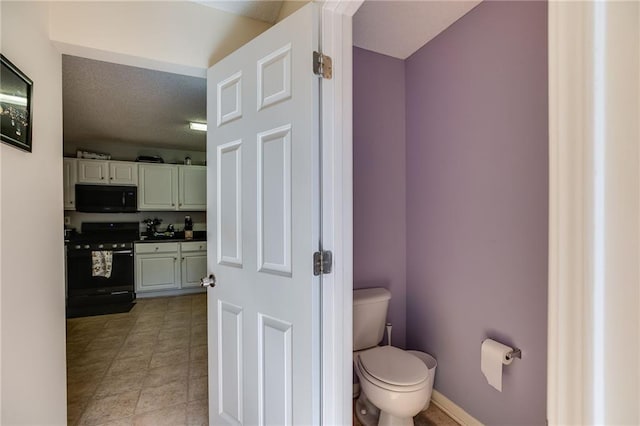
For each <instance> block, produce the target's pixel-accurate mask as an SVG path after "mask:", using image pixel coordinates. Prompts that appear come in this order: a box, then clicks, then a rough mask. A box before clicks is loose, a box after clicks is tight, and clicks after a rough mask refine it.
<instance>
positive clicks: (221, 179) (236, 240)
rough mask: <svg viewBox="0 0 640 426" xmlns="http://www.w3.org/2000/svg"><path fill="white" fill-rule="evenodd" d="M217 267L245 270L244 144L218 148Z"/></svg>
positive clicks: (235, 143) (229, 144)
mask: <svg viewBox="0 0 640 426" xmlns="http://www.w3.org/2000/svg"><path fill="white" fill-rule="evenodd" d="M217 161H218V164H217V168H218V175H217V177H216V179H217V181H218V199H217V203H216V206H217V215H218V223H217V230H216V232H217V235H218V238H217V243H218V248H217V249H218V263H221V264H226V265H235V266H242V141H241V140H238V141H234V142H230V143H227V144H224V145H220V146H218V153H217Z"/></svg>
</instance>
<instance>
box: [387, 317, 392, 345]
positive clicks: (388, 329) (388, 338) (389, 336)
mask: <svg viewBox="0 0 640 426" xmlns="http://www.w3.org/2000/svg"><path fill="white" fill-rule="evenodd" d="M391 328H392V326H391V323H390V322H388V323H387V345H389V346H391Z"/></svg>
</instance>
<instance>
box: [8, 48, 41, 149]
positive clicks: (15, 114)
mask: <svg viewBox="0 0 640 426" xmlns="http://www.w3.org/2000/svg"><path fill="white" fill-rule="evenodd" d="M32 91H33V81H31V79H30V78H29V77H27V76H26V75H25V74H24V73H23V72H22V71H20V70H19V69H18V68H17V67H16V66H15V65H13V64H12V63H11V62H10V61H9V60H8V59H7V58H5V57H4V55H1V54H0V136H1V138H2V142H4V143H7V144H9V145H13V146H15V147H17V148H20V149H23V150H25V151H28V152H31V119H32V117H31V93H32Z"/></svg>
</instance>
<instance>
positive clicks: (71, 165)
mask: <svg viewBox="0 0 640 426" xmlns="http://www.w3.org/2000/svg"><path fill="white" fill-rule="evenodd" d="M62 167H63V176H64V183H63V197H64V209H65V210H75V209H76V205H75V204H76V183H77V182H78V160H77V159H75V158H63V159H62Z"/></svg>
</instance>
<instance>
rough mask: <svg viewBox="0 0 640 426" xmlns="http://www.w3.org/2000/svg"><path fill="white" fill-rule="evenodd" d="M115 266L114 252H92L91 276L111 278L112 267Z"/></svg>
mask: <svg viewBox="0 0 640 426" xmlns="http://www.w3.org/2000/svg"><path fill="white" fill-rule="evenodd" d="M112 265H113V252H112V251H92V252H91V269H92V272H91V276H92V277H105V278H110V277H111V266H112Z"/></svg>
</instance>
